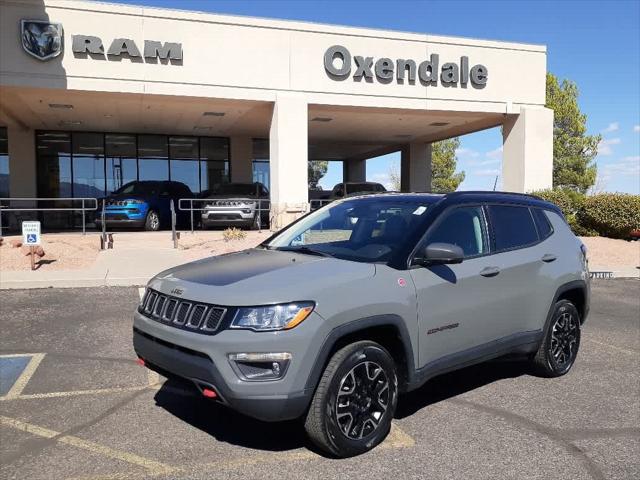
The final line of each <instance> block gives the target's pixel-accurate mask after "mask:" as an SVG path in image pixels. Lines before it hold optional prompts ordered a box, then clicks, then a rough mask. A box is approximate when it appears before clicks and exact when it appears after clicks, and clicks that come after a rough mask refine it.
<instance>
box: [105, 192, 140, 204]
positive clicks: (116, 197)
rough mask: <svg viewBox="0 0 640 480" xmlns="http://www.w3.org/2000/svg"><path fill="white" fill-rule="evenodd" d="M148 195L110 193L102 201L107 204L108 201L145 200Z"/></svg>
mask: <svg viewBox="0 0 640 480" xmlns="http://www.w3.org/2000/svg"><path fill="white" fill-rule="evenodd" d="M149 196H150V195H143V194H140V193H112V194H111V195H107V196H106V197H104V199H103V200H106V201H107V202H108V201H109V200H147V198H149Z"/></svg>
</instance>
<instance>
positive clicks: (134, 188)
mask: <svg viewBox="0 0 640 480" xmlns="http://www.w3.org/2000/svg"><path fill="white" fill-rule="evenodd" d="M159 187H160V183H159V182H129V183H127V184H125V185H123V186H122V187H120V188H119V189H118V190H116V191H115V192H113V193H114V194H116V195H121V194H124V195H132V194H135V195H155V194H156V193H157V192H158V189H159Z"/></svg>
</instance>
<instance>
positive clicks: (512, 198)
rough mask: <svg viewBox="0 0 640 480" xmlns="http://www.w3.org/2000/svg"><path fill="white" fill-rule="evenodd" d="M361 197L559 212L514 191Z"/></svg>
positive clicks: (546, 204) (538, 199) (554, 206)
mask: <svg viewBox="0 0 640 480" xmlns="http://www.w3.org/2000/svg"><path fill="white" fill-rule="evenodd" d="M362 197H363V198H364V197H366V198H376V197H377V198H381V197H383V198H384V197H386V198H394V199H397V200H408V201H411V200H413V201H420V200H421V199H423V200H425V199H428V201H430V202H431V203H436V202H437V203H442V204H443V206H446V205H452V204H455V203H491V202H493V203H509V204H516V205H529V206H535V207H540V208H545V209H547V210H553V211H556V212H558V213H561V211H560V209H559V208H558V206H557V205H555V204H553V203H551V202H547V201H545V200H543V199H541V198H540V197H537V196H535V195H529V194H526V193H516V192H494V191H480V190H478V191H460V192H451V193H445V194H437V193H426V192H425V193H418V192H407V193H404V192H386V193H384V192H380V193H374V194H369V195H363V196H362ZM350 198H357V197H350Z"/></svg>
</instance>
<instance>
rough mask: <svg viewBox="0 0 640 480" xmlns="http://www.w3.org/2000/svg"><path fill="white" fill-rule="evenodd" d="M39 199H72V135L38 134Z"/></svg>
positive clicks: (57, 133) (60, 133)
mask: <svg viewBox="0 0 640 480" xmlns="http://www.w3.org/2000/svg"><path fill="white" fill-rule="evenodd" d="M36 153H37V168H38V196H39V197H51V198H61V197H72V196H73V190H72V184H73V183H72V178H71V134H70V133H68V132H38V133H37V134H36Z"/></svg>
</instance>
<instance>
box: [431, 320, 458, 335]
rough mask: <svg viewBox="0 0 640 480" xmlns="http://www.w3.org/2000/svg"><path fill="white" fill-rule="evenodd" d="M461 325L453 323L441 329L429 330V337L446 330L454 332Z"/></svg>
mask: <svg viewBox="0 0 640 480" xmlns="http://www.w3.org/2000/svg"><path fill="white" fill-rule="evenodd" d="M459 325H460V324H459V323H452V324H450V325H443V326H441V327H436V328H432V329H431V330H427V335H431V334H432V333H438V332H443V331H445V330H452V329H454V328H458V326H459Z"/></svg>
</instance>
